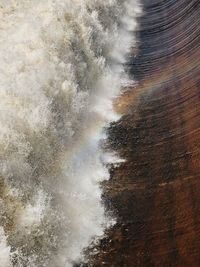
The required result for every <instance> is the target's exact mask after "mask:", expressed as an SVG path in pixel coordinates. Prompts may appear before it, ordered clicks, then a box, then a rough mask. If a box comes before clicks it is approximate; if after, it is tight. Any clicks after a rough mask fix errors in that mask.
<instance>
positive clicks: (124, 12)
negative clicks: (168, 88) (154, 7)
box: [0, 0, 140, 267]
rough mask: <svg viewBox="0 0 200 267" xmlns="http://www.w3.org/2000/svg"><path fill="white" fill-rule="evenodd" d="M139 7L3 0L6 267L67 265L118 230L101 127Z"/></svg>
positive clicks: (1, 224)
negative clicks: (107, 202)
mask: <svg viewBox="0 0 200 267" xmlns="http://www.w3.org/2000/svg"><path fill="white" fill-rule="evenodd" d="M139 13H140V6H139V4H138V2H137V1H136V0H127V1H126V0H0V167H1V168H0V172H1V173H0V267H11V266H16V267H21V266H22V267H44V266H48V267H67V266H72V265H73V262H75V261H78V260H80V259H81V258H82V251H83V248H85V247H87V246H88V245H89V243H90V242H91V240H92V238H95V237H98V236H101V235H103V233H104V229H105V228H106V227H109V224H111V223H112V219H111V218H107V216H106V215H105V210H104V207H103V204H102V201H101V189H100V187H99V183H100V182H101V181H103V180H105V179H108V178H109V172H108V170H107V168H106V162H107V161H110V160H111V161H115V158H114V157H112V158H111V159H110V158H109V157H108V155H105V153H104V152H103V151H102V149H101V148H100V146H99V143H100V141H101V140H102V139H104V138H106V137H105V133H104V131H103V128H104V127H105V126H106V125H108V124H109V122H111V121H113V120H116V119H117V115H116V114H115V112H114V111H113V108H112V100H113V98H114V97H116V96H117V95H119V93H120V88H121V87H122V86H123V85H124V84H125V83H126V82H128V79H127V77H126V76H125V74H124V72H123V63H124V62H125V56H126V54H127V53H128V51H129V49H130V47H131V45H134V36H133V32H132V30H133V29H134V28H135V27H136V16H138V14H139Z"/></svg>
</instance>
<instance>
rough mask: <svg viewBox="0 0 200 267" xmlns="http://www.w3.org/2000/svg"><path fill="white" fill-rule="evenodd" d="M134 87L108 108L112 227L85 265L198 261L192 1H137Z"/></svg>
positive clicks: (180, 266) (196, 4) (198, 71)
mask: <svg viewBox="0 0 200 267" xmlns="http://www.w3.org/2000/svg"><path fill="white" fill-rule="evenodd" d="M142 3H143V6H144V15H143V16H142V18H141V19H140V30H139V32H138V33H137V34H138V39H139V42H140V46H139V52H138V55H137V57H136V58H135V59H133V61H132V62H130V65H129V68H130V73H131V74H132V75H134V76H135V78H136V80H137V84H136V85H135V87H133V88H130V90H128V91H127V92H126V93H125V94H124V95H123V96H122V97H121V99H120V100H118V101H116V107H117V109H118V110H119V111H120V112H123V113H124V116H123V117H122V119H121V120H120V121H119V122H117V123H114V124H113V125H112V126H111V127H110V129H109V133H110V144H111V147H112V148H114V149H115V150H117V151H118V153H119V155H120V156H121V157H123V158H125V159H126V162H125V163H122V164H121V166H119V167H117V168H113V169H112V170H111V179H110V181H108V182H106V183H105V184H104V187H105V198H106V200H107V203H108V205H111V206H112V208H113V209H114V211H115V213H116V217H117V224H116V225H115V226H114V227H113V228H112V229H110V230H109V232H108V237H107V238H105V239H103V240H102V241H101V244H100V252H99V253H98V254H97V255H95V256H94V258H93V259H92V261H91V262H92V263H91V266H109V267H123V266H124V267H125V266H126V267H135V266H145V267H151V266H158V267H162V266H163V267H170V266H175V267H184V266H186V267H199V266H200V1H199V0H190V1H188V0H177V1H174V0H165V1H162V0H151V1H150V0H143V1H142Z"/></svg>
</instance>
